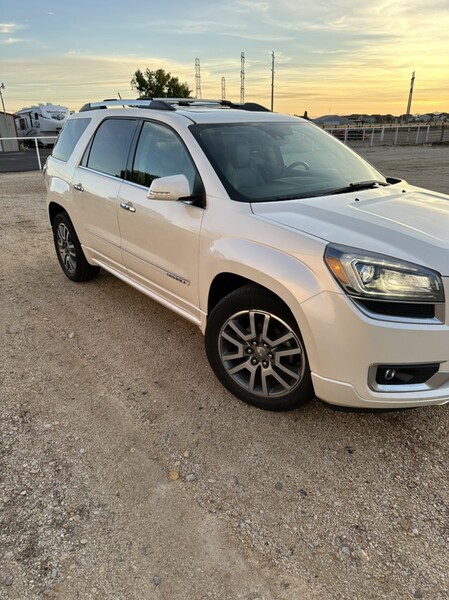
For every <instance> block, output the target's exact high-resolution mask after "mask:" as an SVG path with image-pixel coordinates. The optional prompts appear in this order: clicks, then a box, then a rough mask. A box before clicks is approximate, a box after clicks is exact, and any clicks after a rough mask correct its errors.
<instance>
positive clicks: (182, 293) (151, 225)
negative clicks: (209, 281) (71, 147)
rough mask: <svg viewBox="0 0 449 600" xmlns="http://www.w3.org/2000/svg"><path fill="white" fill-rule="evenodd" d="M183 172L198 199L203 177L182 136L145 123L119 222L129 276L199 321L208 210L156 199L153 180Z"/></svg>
mask: <svg viewBox="0 0 449 600" xmlns="http://www.w3.org/2000/svg"><path fill="white" fill-rule="evenodd" d="M179 174H183V175H185V176H186V177H187V179H188V181H189V183H190V191H191V194H192V195H193V193H194V190H195V186H197V185H200V184H199V176H198V174H197V171H196V168H195V166H194V164H193V161H192V159H191V157H190V155H189V153H188V151H187V149H186V147H185V145H184V143H183V142H182V141H181V139H180V138H179V137H178V135H177V134H176V133H175V132H174V131H173V130H172V129H170V128H169V127H168V126H166V125H162V124H160V123H154V122H151V121H145V122H144V123H143V124H142V129H141V132H140V136H139V140H138V143H137V146H136V152H135V156H134V160H133V163H132V167H131V173H130V181H126V182H123V183H122V186H121V188H120V192H119V198H118V204H117V206H118V209H117V210H118V222H119V228H120V233H121V248H122V255H123V261H124V264H125V266H126V267H127V269H128V271H129V276H130V277H131V278H132V279H133V280H134V281H136V283H138V284H139V285H141V286H143V287H145V288H146V289H147V290H148V291H150V292H151V293H152V294H153V295H155V296H157V297H158V299H159V300H161V301H162V302H163V303H167V304H169V305H171V307H172V308H177V309H178V310H179V311H181V312H183V313H187V314H188V315H190V317H193V319H194V320H197V319H199V308H198V303H199V302H198V252H199V234H200V229H201V221H202V218H203V212H204V209H203V208H200V207H198V206H194V205H191V204H188V203H186V202H182V201H177V202H174V201H163V200H152V199H151V200H150V199H148V198H147V193H148V188H149V186H150V185H151V182H152V181H153V180H154V179H155V178H158V177H164V176H168V175H179ZM186 316H187V315H186Z"/></svg>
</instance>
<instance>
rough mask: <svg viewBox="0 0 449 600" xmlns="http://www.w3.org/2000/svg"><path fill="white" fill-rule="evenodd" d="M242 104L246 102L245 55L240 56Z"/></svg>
mask: <svg viewBox="0 0 449 600" xmlns="http://www.w3.org/2000/svg"><path fill="white" fill-rule="evenodd" d="M240 102H241V103H242V104H243V103H244V102H245V53H244V52H242V53H241V54H240Z"/></svg>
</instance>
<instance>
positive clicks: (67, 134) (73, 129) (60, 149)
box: [51, 119, 90, 162]
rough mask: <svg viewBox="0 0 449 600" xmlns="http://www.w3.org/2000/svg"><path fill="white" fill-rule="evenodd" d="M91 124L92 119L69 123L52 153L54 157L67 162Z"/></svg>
mask: <svg viewBox="0 0 449 600" xmlns="http://www.w3.org/2000/svg"><path fill="white" fill-rule="evenodd" d="M89 123H90V119H72V120H71V121H67V123H66V124H65V125H64V128H63V130H62V131H61V133H60V134H59V137H58V139H57V140H56V144H55V146H54V148H53V152H52V153H51V154H52V156H54V157H55V158H58V159H59V160H63V161H64V162H67V161H68V160H69V158H70V155H71V154H72V152H73V149H74V148H75V146H76V144H77V143H78V140H79V139H80V137H81V136H82V135H83V133H84V131H85V129H86V127H87V126H88V125H89Z"/></svg>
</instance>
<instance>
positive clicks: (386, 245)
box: [252, 182, 449, 275]
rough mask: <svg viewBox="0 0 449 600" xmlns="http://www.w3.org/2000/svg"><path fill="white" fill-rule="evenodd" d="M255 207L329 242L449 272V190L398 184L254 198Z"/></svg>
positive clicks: (264, 215)
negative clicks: (284, 197) (274, 199)
mask: <svg viewBox="0 0 449 600" xmlns="http://www.w3.org/2000/svg"><path fill="white" fill-rule="evenodd" d="M252 210H253V213H254V214H255V215H257V216H259V217H261V218H264V219H268V220H270V221H273V222H275V223H278V224H280V225H283V226H285V227H288V228H293V229H296V230H300V231H302V232H304V233H306V234H309V235H313V236H315V237H319V238H321V239H323V240H325V241H328V242H334V243H337V244H344V245H347V246H353V247H356V248H361V249H363V250H371V251H373V252H381V253H383V254H387V255H390V256H394V257H396V258H401V259H403V260H408V261H412V262H415V263H418V264H421V265H425V266H428V267H430V268H432V269H436V270H438V271H439V272H440V273H441V274H442V275H449V196H446V195H444V194H439V193H437V192H431V191H428V190H423V189H420V188H415V187H412V186H409V185H407V184H404V182H401V184H399V185H394V186H389V187H384V188H376V189H372V190H365V191H362V192H351V193H350V194H336V195H332V196H323V197H320V198H306V199H301V200H288V201H278V202H263V203H253V204H252Z"/></svg>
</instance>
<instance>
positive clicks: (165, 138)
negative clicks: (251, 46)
mask: <svg viewBox="0 0 449 600" xmlns="http://www.w3.org/2000/svg"><path fill="white" fill-rule="evenodd" d="M45 178H46V185H47V189H48V212H49V217H50V222H51V225H52V228H53V232H54V241H55V247H56V253H57V256H58V259H59V262H60V264H61V267H62V269H63V271H64V273H65V274H66V275H67V277H69V279H71V280H73V281H86V280H87V279H90V278H92V277H94V276H95V275H96V274H97V273H98V271H99V268H100V267H102V268H104V269H106V270H107V271H109V272H111V273H113V274H114V275H116V276H117V277H119V278H120V279H122V280H123V281H125V282H127V283H129V284H130V285H132V286H134V287H135V288H137V289H139V290H140V291H142V292H143V293H145V294H146V295H147V296H149V297H150V298H152V299H154V300H157V301H158V302H160V303H162V304H163V305H164V306H166V307H168V308H170V309H172V310H174V311H175V312H176V313H178V314H180V315H182V316H183V317H185V318H186V319H188V320H189V321H192V322H193V323H195V324H197V325H198V327H200V329H201V331H202V332H203V333H204V334H205V341H206V352H207V356H208V359H209V361H210V364H211V366H212V369H213V370H214V372H215V374H216V375H217V377H218V379H219V380H220V381H221V382H222V384H223V385H224V386H225V387H227V388H228V389H229V390H230V391H231V392H232V393H233V394H235V396H237V397H238V398H240V399H241V400H243V401H245V402H248V403H249V404H253V405H255V406H258V407H260V408H265V409H271V410H287V409H292V408H296V407H298V406H300V405H301V404H304V403H305V402H307V401H308V400H310V399H311V398H313V396H314V395H316V396H317V397H318V398H321V399H322V400H325V401H326V402H330V403H332V404H339V405H346V406H353V407H372V408H397V407H410V406H418V405H427V404H444V403H446V402H448V401H449V362H448V361H449V310H448V303H447V302H446V297H447V296H448V295H449V233H448V232H449V197H448V196H445V195H443V194H437V193H434V192H430V191H426V190H422V189H419V188H416V187H412V186H410V185H408V184H406V183H405V182H404V181H401V180H399V179H393V178H388V177H387V178H385V177H384V176H383V175H382V174H381V173H379V172H378V171H377V170H376V169H375V168H374V167H372V166H371V165H370V164H368V163H367V162H365V161H364V160H363V159H362V158H360V157H359V156H358V155H356V154H355V153H354V152H352V151H351V150H350V149H348V148H347V147H346V146H344V145H343V144H342V143H341V142H339V141H338V140H336V139H334V138H333V137H332V136H331V135H329V134H327V133H325V132H323V131H322V130H320V129H319V128H318V127H316V126H315V125H313V124H312V123H310V122H308V121H305V120H302V119H299V118H295V117H289V116H284V115H279V114H273V113H271V112H269V111H266V110H265V109H263V107H260V106H258V105H253V104H244V105H233V104H231V103H229V102H218V101H217V102H213V101H200V100H192V99H186V100H171V99H163V100H151V99H147V100H138V101H136V100H119V101H104V102H99V103H92V104H88V105H86V106H85V107H83V109H82V110H81V111H80V112H79V113H78V114H75V115H73V116H71V117H70V118H69V120H68V121H67V123H66V124H65V126H64V129H63V131H62V133H61V134H60V137H59V139H58V142H57V144H56V145H55V147H54V150H53V154H52V156H51V157H50V158H49V159H48V162H47V166H46V174H45Z"/></svg>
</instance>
